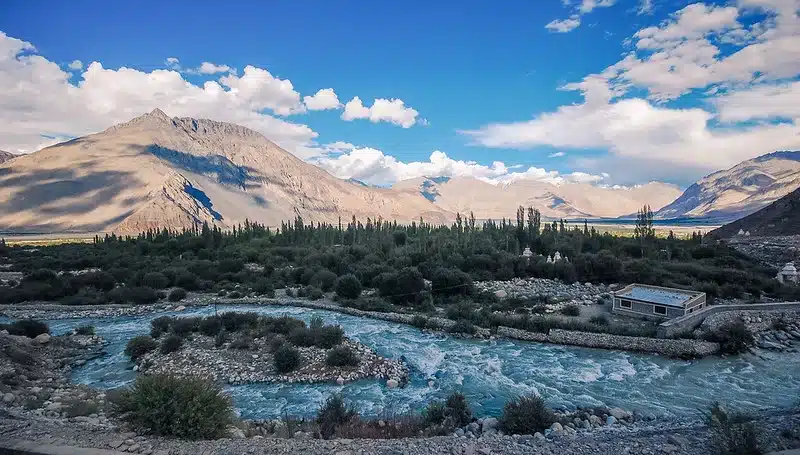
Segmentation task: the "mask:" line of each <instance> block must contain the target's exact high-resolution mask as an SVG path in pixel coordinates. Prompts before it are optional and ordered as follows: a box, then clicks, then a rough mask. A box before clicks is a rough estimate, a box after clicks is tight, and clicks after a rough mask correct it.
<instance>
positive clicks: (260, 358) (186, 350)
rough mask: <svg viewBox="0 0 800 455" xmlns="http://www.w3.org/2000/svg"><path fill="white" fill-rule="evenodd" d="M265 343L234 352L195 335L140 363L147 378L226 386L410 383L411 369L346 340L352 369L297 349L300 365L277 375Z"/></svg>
mask: <svg viewBox="0 0 800 455" xmlns="http://www.w3.org/2000/svg"><path fill="white" fill-rule="evenodd" d="M267 344H268V342H267V341H266V340H263V339H260V338H256V339H254V340H253V342H252V344H251V346H250V349H234V348H232V347H231V343H230V342H227V343H225V344H224V345H223V346H220V347H216V346H214V339H213V338H212V337H208V336H203V335H199V334H196V335H194V336H193V337H192V338H191V339H189V340H187V341H185V342H184V346H182V347H181V349H179V350H178V351H175V352H170V353H168V354H162V353H161V352H160V351H159V350H155V351H152V352H150V353H147V354H145V355H144V356H143V357H141V358H140V359H138V360H137V366H136V368H137V369H138V371H139V372H141V373H145V374H160V373H163V374H172V375H177V376H198V377H203V378H208V379H213V380H215V381H221V382H225V383H228V384H251V383H256V382H288V383H317V382H336V383H338V384H344V383H346V382H352V381H356V380H359V379H365V378H375V379H384V380H387V385H389V386H391V387H396V386H398V385H400V384H403V383H405V382H406V381H407V380H408V367H407V366H406V365H405V364H403V362H401V361H399V360H390V359H386V358H383V357H381V356H379V355H377V354H376V353H375V351H373V350H372V349H370V348H369V347H368V346H365V345H363V344H361V343H358V342H356V341H353V340H349V339H345V340H344V341H343V342H342V346H346V347H348V348H350V349H351V350H352V351H353V352H354V353H355V355H356V356H357V358H358V359H359V363H358V365H357V366H354V367H331V366H329V365H327V364H326V362H325V360H326V357H327V355H328V352H329V351H330V350H328V349H321V348H318V347H315V346H311V347H298V348H297V350H298V351H299V352H300V357H301V360H300V367H298V369H296V370H295V371H292V372H291V373H287V374H279V373H278V372H277V371H275V367H274V365H273V359H274V357H273V355H272V353H271V352H270V350H269V349H268V346H267Z"/></svg>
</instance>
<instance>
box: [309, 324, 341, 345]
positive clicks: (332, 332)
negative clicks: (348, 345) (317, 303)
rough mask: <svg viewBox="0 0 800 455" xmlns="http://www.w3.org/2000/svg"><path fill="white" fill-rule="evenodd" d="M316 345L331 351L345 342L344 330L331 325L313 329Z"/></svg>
mask: <svg viewBox="0 0 800 455" xmlns="http://www.w3.org/2000/svg"><path fill="white" fill-rule="evenodd" d="M313 333H314V344H315V345H316V346H318V347H320V348H323V349H330V348H332V347H334V346H336V345H338V344H341V343H342V340H344V330H342V328H341V327H339V326H338V325H329V326H325V327H318V328H314V329H313Z"/></svg>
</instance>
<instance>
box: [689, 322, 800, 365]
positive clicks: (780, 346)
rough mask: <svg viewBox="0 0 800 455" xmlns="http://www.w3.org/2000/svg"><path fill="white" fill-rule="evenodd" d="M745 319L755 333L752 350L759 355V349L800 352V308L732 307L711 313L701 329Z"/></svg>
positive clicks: (713, 327)
mask: <svg viewBox="0 0 800 455" xmlns="http://www.w3.org/2000/svg"><path fill="white" fill-rule="evenodd" d="M738 321H741V322H744V324H745V327H747V329H748V330H749V331H750V332H751V333H753V334H754V335H755V342H754V344H753V346H751V348H750V352H751V353H752V354H755V355H759V354H760V353H759V350H764V351H773V352H793V353H796V352H799V351H798V347H800V312H798V311H728V312H725V313H718V314H713V315H711V316H709V317H708V318H706V319H705V321H703V324H702V325H701V326H700V329H699V332H700V333H702V332H704V331H715V330H718V329H720V328H721V327H723V326H725V325H726V324H730V323H733V322H738Z"/></svg>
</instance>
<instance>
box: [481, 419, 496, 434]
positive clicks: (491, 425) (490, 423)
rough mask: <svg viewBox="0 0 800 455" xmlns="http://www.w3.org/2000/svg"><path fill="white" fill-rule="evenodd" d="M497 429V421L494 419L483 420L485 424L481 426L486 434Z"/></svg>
mask: <svg viewBox="0 0 800 455" xmlns="http://www.w3.org/2000/svg"><path fill="white" fill-rule="evenodd" d="M496 428H497V419H495V418H494V417H487V418H485V419H483V424H482V425H481V431H483V432H486V431H489V430H494V429H496Z"/></svg>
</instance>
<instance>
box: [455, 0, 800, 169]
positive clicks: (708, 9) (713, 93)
mask: <svg viewBox="0 0 800 455" xmlns="http://www.w3.org/2000/svg"><path fill="white" fill-rule="evenodd" d="M798 8H800V0H740V2H739V7H738V8H737V7H733V6H727V7H720V6H709V5H704V4H693V5H689V6H687V7H685V8H683V9H682V10H680V11H677V12H676V13H675V14H673V15H672V16H671V17H670V18H669V19H668V20H667V21H665V22H663V23H661V24H659V25H657V26H654V27H647V28H644V29H642V30H640V31H638V32H637V33H636V34H635V35H634V36H633V38H632V39H631V40H630V41H631V44H633V45H634V50H633V51H632V52H630V53H629V54H627V55H625V56H624V57H623V58H622V60H620V61H619V62H617V63H615V64H613V65H611V66H609V67H608V68H606V69H605V70H603V71H602V72H600V73H598V74H591V75H588V76H586V77H585V78H584V79H583V80H581V81H580V82H576V83H571V84H566V85H565V86H563V87H561V88H562V89H564V90H577V91H580V92H581V93H582V94H583V98H584V101H583V103H580V104H574V105H567V106H562V107H560V108H558V109H556V110H555V111H552V112H546V113H542V114H539V115H536V116H535V117H534V118H533V119H532V120H526V121H519V122H511V123H495V124H487V125H485V126H483V127H481V128H479V129H477V130H472V131H465V132H464V133H465V134H466V135H468V136H470V137H471V138H472V141H473V142H475V143H477V144H480V145H484V146H487V147H502V148H520V149H523V148H530V147H536V146H552V147H558V148H564V149H605V150H608V151H609V155H608V156H607V157H606V158H603V159H600V160H594V161H595V162H594V163H592V166H591V168H593V169H598V166H600V167H602V163H605V165H606V166H609V167H607V168H610V166H612V165H614V166H617V167H616V168H619V169H621V172H615V176H619V174H620V173H625V172H637V173H639V175H638V177H639V179H640V180H641V179H642V178H648V177H650V178H652V176H654V175H657V174H658V175H659V177H663V176H664V175H663V172H665V171H664V170H667V171H669V172H672V173H673V175H672V177H676V176H677V174H678V173H683V172H686V171H688V172H690V173H691V174H692V176H693V178H694V177H697V176H698V174H699V173H700V172H706V171H711V170H717V169H720V168H724V167H728V166H732V165H734V164H736V163H738V162H740V161H742V160H745V159H749V158H752V157H754V156H757V155H761V154H763V153H768V152H770V151H774V150H777V149H787V148H796V147H798V146H799V145H800V111H799V110H798V109H800V108H798V107H797V106H798V103H797V102H796V100H797V99H800V98H799V97H800V85H798V84H800V83H798V82H797V81H796V80H795V79H796V78H797V77H798V75H800V18H798V15H797V11H798ZM753 11H760V12H761V13H763V14H762V15H763V16H764V17H765V19H763V20H762V21H761V22H758V23H756V24H754V25H750V26H747V27H745V26H744V25H742V23H740V22H739V18H740V17H741V16H742V15H743V14H750V13H751V12H753ZM754 17H760V16H754ZM723 42H724V46H723V44H721V43H723ZM723 47H724V51H723ZM787 79H789V80H787ZM642 90H644V91H645V93H646V94H647V98H642V97H641V95H640V93H641V92H642ZM698 90H704V91H705V93H704V96H705V101H706V103H705V104H700V105H696V106H694V107H691V106H692V104H690V103H684V104H683V106H689V107H673V106H669V105H667V104H665V102H666V101H668V100H672V99H676V98H680V97H681V96H683V95H685V94H687V93H690V92H696V91H698ZM695 104H696V103H695ZM776 120H777V121H776ZM584 164H586V163H584ZM661 165H663V166H661ZM584 167H587V166H584ZM587 168H588V167H587ZM685 175H686V174H683V176H685Z"/></svg>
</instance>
